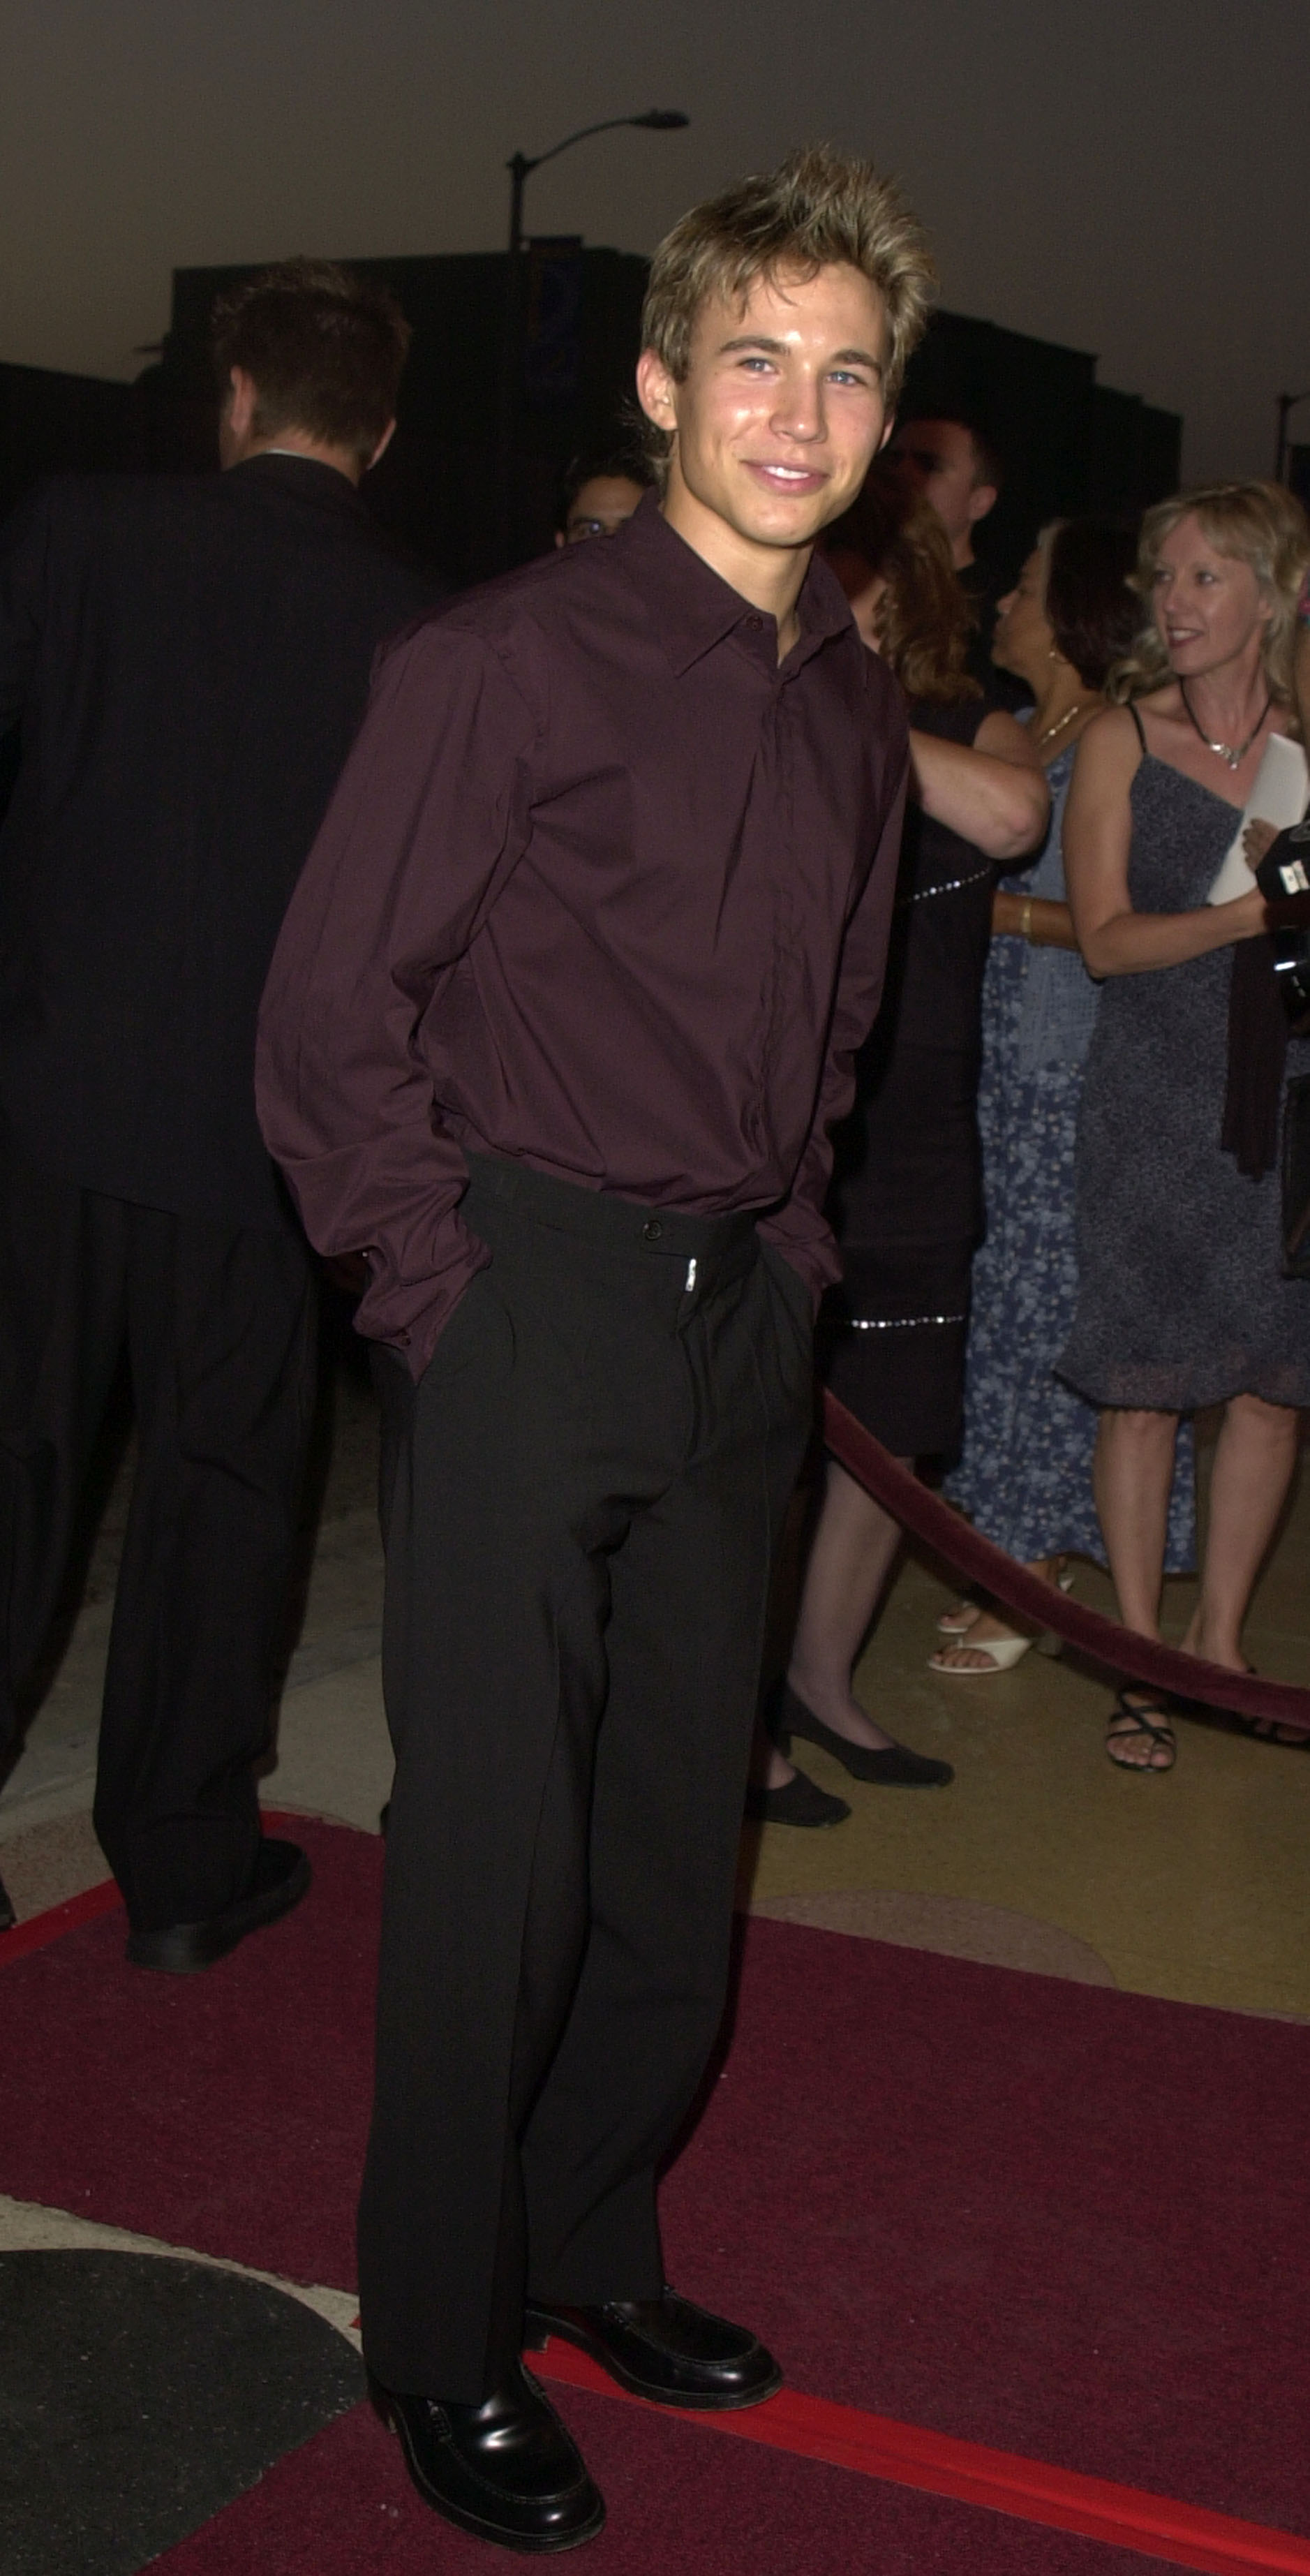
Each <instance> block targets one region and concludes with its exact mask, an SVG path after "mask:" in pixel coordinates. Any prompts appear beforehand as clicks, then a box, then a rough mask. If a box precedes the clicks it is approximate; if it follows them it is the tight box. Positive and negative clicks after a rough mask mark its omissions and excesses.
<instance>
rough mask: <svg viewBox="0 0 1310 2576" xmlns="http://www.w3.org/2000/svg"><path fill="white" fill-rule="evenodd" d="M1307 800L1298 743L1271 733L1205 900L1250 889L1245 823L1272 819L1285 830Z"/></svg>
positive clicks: (1231, 898)
mask: <svg viewBox="0 0 1310 2576" xmlns="http://www.w3.org/2000/svg"><path fill="white" fill-rule="evenodd" d="M1308 802H1310V768H1308V767H1307V765H1306V756H1305V753H1304V752H1303V750H1302V748H1301V745H1300V743H1299V742H1289V740H1288V738H1287V735H1286V734H1285V733H1271V734H1270V736H1269V740H1268V742H1267V743H1266V744H1265V747H1264V753H1263V756H1262V758H1261V762H1260V766H1259V768H1258V769H1257V771H1256V773H1255V785H1254V787H1253V788H1252V790H1251V793H1250V795H1249V796H1248V797H1247V800H1246V803H1245V805H1244V806H1243V808H1242V818H1241V821H1240V822H1239V824H1238V826H1237V832H1236V835H1235V837H1234V840H1233V842H1232V845H1231V847H1230V848H1229V851H1228V854H1227V856H1226V858H1225V859H1224V863H1223V866H1222V867H1221V868H1220V870H1219V874H1218V876H1217V877H1216V878H1215V881H1214V884H1213V885H1212V886H1211V888H1210V891H1209V893H1208V895H1207V896H1206V902H1207V903H1235V902H1236V900H1237V897H1238V895H1239V894H1250V893H1251V892H1252V891H1253V889H1254V886H1255V877H1254V874H1253V872H1252V870H1251V869H1250V868H1249V867H1248V866H1247V863H1246V853H1245V851H1244V850H1243V848H1242V836H1243V834H1244V833H1245V830H1246V827H1247V824H1248V823H1273V824H1275V825H1276V827H1277V829H1278V830H1279V831H1280V832H1286V831H1288V830H1289V829H1290V827H1291V825H1292V824H1293V823H1299V822H1300V820H1301V818H1302V816H1303V814H1304V813H1305V809H1306V805H1307V803H1308Z"/></svg>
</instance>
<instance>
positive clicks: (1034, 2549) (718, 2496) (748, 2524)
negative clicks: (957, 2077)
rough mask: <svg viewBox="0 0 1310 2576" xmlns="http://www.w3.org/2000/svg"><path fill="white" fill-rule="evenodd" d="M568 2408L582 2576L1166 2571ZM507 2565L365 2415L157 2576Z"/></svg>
mask: <svg viewBox="0 0 1310 2576" xmlns="http://www.w3.org/2000/svg"><path fill="white" fill-rule="evenodd" d="M560 2403H561V2412H562V2413H563V2414H565V2415H567V2417H568V2419H569V2422H570V2424H571V2426H572V2428H573V2430H574V2432H575V2433H576V2435H577V2437H578V2440H579V2441H580V2442H581V2443H582V2444H583V2446H584V2449H585V2452H586V2456H587V2461H588V2464H589V2466H590V2467H591V2468H592V2469H593V2470H594V2472H595V2475H596V2478H597V2480H598V2482H599V2485H600V2487H601V2489H602V2491H603V2493H604V2496H605V2500H606V2505H607V2508H608V2512H609V2522H608V2525H607V2527H606V2529H605V2532H604V2534H603V2535H602V2537H601V2539H600V2540H598V2541H595V2542H593V2543H592V2544H591V2545H590V2546H589V2547H588V2548H587V2550H586V2551H585V2552H584V2553H583V2554H581V2555H580V2556H579V2557H578V2558H577V2559H576V2561H572V2560H571V2561H570V2564H571V2565H574V2564H576V2566H577V2567H578V2569H579V2571H581V2570H582V2569H583V2568H585V2569H586V2576H1149V2570H1150V2569H1151V2568H1152V2567H1154V2566H1158V2565H1160V2564H1161V2562H1160V2561H1158V2560H1155V2559H1147V2558H1142V2557H1139V2556H1138V2555H1137V2554H1136V2552H1132V2553H1129V2552H1128V2551H1126V2550H1122V2549H1106V2548H1103V2547H1102V2546H1101V2545H1100V2543H1099V2542H1097V2541H1094V2540H1075V2539H1073V2538H1071V2537H1070V2536H1069V2535H1068V2534H1067V2533H1065V2532H1060V2531H1038V2530H1035V2529H1034V2528H1033V2527H1032V2526H1031V2525H1029V2524H1024V2523H1017V2522H1009V2521H1005V2520H1003V2519H1002V2518H1001V2516H1000V2515H999V2514H992V2513H980V2512H977V2511H976V2510H974V2509H973V2508H971V2507H970V2506H969V2505H964V2504H948V2503H944V2502H942V2501H941V2500H940V2499H939V2498H937V2497H935V2496H919V2495H911V2494H909V2493H907V2491H906V2490H905V2489H904V2488H903V2487H893V2486H883V2485H880V2484H879V2483H878V2482H877V2481H876V2480H874V2479H871V2478H861V2477H850V2476H847V2475H846V2474H845V2473H844V2472H843V2471H842V2470H840V2469H825V2468H819V2467H817V2466H816V2465H815V2463H814V2462H813V2461H810V2460H793V2459H788V2458H787V2457H786V2456H785V2455H783V2454H781V2453H779V2452H776V2451H762V2450H755V2449H748V2448H747V2447H746V2446H745V2445H744V2444H742V2445H738V2444H737V2443H735V2442H725V2441H724V2440H722V2438H721V2437H720V2436H719V2435H717V2434H715V2433H713V2432H711V2431H709V2430H707V2428H706V2427H705V2426H703V2425H700V2424H694V2423H690V2422H686V2421H683V2422H678V2423H671V2422H670V2421H669V2419H668V2417H667V2416H663V2415H656V2414H653V2413H647V2412H645V2411H644V2410H643V2411H638V2409H637V2408H636V2407H620V2406H616V2405H612V2404H610V2403H609V2402H608V2401H607V2400H606V2399H605V2398H603V2397H583V2396H579V2395H577V2394H575V2393H573V2392H569V2393H568V2394H567V2395H566V2396H565V2397H564V2398H563V2399H562V2400H561V2401H560ZM511 2563H512V2562H511V2561H510V2560H508V2559H502V2558H499V2557H493V2556H492V2554H491V2552H490V2551H489V2550H488V2549H487V2548H486V2547H485V2545H484V2543H483V2542H481V2541H478V2540H466V2539H465V2538H464V2537H463V2536H462V2534H460V2533H459V2532H455V2531H450V2530H447V2529H446V2528H445V2527H444V2526H443V2525H441V2524H439V2523H437V2522H436V2520H435V2518H434V2516H433V2515H432V2514H430V2513H429V2512H428V2510H427V2508H426V2506H425V2505H424V2504H423V2503H422V2502H421V2501H420V2499H419V2498H418V2497H417V2496H416V2495H415V2494H414V2491H413V2489H412V2487H411V2486H410V2485H409V2482H408V2479H407V2478H406V2476H405V2473H404V2471H403V2469H402V2468H401V2465H400V2455H399V2452H398V2450H397V2448H396V2445H395V2444H394V2443H393V2442H392V2441H391V2440H390V2438H389V2437H388V2435H387V2434H386V2433H384V2432H383V2431H382V2429H381V2427H380V2425H379V2424H378V2423H377V2421H376V2419H375V2418H374V2416H373V2414H372V2410H371V2409H370V2408H368V2407H360V2408H358V2409H357V2410H356V2412H355V2413H354V2414H353V2415H347V2416H344V2417H343V2418H342V2420H341V2422H340V2423H338V2424H334V2425H332V2426H331V2427H330V2428H329V2430H328V2431H327V2432H326V2433H322V2434H319V2435H318V2436H317V2438H316V2439H315V2440H314V2441H312V2442H307V2443H306V2444H305V2446H304V2449H303V2450H300V2451H294V2452H292V2454H291V2456H290V2457H289V2458H288V2459H285V2460H283V2461H281V2462H280V2463H279V2465H278V2467H277V2468H275V2469H274V2470H272V2472H271V2473H270V2475H269V2476H268V2477H266V2478H265V2479H263V2480H262V2482H261V2484H260V2485H259V2486H257V2487H254V2488H252V2489H251V2491H250V2493H249V2494H248V2495H245V2496H242V2497H241V2498H240V2500H239V2501H238V2502H237V2503H236V2504H234V2505H230V2506H229V2507H228V2510H227V2512H226V2513H224V2514H220V2515H219V2517H218V2519H217V2520H216V2521H214V2522H211V2523H207V2524H206V2525H205V2527H204V2529H203V2530H201V2531H198V2532H196V2533H195V2534H194V2535H193V2537H192V2538H191V2539H190V2540H184V2541H182V2542H180V2543H179V2545H178V2546H177V2547H176V2548H175V2549H170V2550H168V2551H166V2553H165V2555H164V2556H163V2557H162V2558H157V2559H155V2560H154V2561H153V2562H152V2566H151V2570H150V2576H253V2572H254V2571H256V2570H258V2576H492V2571H493V2570H495V2569H497V2568H499V2567H501V2566H509V2565H510V2564H511Z"/></svg>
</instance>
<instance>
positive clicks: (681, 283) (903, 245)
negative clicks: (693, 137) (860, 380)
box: [641, 144, 937, 406]
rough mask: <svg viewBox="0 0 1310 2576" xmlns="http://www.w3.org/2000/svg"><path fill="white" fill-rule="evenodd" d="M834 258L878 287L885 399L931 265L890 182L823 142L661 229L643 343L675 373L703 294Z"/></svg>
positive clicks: (899, 372)
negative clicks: (884, 342)
mask: <svg viewBox="0 0 1310 2576" xmlns="http://www.w3.org/2000/svg"><path fill="white" fill-rule="evenodd" d="M839 264H840V265H843V266H846V267H848V268H855V269H858V270H859V272H860V275H861V276H862V277H867V278H868V280H869V283H870V285H871V286H876V287H877V289H878V292H879V294H880V295H881V297H882V300H883V305H884V307H885V310H886V314H887V332H888V354H887V377H886V393H887V400H888V404H889V406H890V404H891V403H893V402H894V401H895V398H896V395H897V392H898V390H899V388H900V383H901V379H902V377H903V375H904V373H905V364H906V360H907V359H908V357H909V354H910V351H911V350H912V348H913V347H914V344H915V342H916V340H917V339H918V337H919V335H920V332H921V331H922V329H923V326H924V323H925V321H926V319H927V314H928V305H929V301H930V298H931V296H932V293H933V290H934V288H935V286H936V283H937V276H936V271H935V269H934V267H933V263H932V257H931V254H930V252H929V249H928V243H927V238H926V236H925V234H924V232H923V231H922V229H921V227H920V225H919V224H918V223H917V222H916V220H915V218H914V216H913V215H912V214H911V213H910V210H909V207H908V206H907V205H906V203H905V200H904V198H903V197H902V195H901V193H900V190H899V188H898V187H897V186H896V184H895V182H894V181H893V180H891V179H880V178H879V177H878V174H877V172H876V171H875V170H874V169H873V168H872V166H871V164H870V163H869V162H867V161H860V160H857V159H856V158H855V156H854V155H853V154H851V153H846V152H837V151H834V150H833V148H832V147H831V146H830V145H828V144H815V145H812V146H810V147H809V148H808V149H806V150H803V151H799V152H790V153H789V154H788V156H787V158H786V160H785V161H783V162H780V163H779V166H778V168H777V169H776V170H772V171H769V172H768V173H767V174H766V175H764V176H761V177H755V178H750V179H737V180H735V181H734V182H733V185H732V186H731V187H730V188H725V189H724V190H723V192H722V194H721V195H720V196H717V197H707V198H706V200H705V203H704V204H703V205H701V206H693V207H692V209H691V212H690V213H689V214H686V215H683V217H682V218H681V221H680V222H678V223H676V224H675V225H674V227H673V230H672V232H670V233H666V234H665V236H664V239H663V241H662V242H661V243H660V246H659V249H658V250H657V251H656V253H655V257H654V259H653V260H652V262H651V270H650V280H649V283H648V285H647V288H646V301H645V303H644V305H643V307H642V316H641V340H642V347H643V348H645V349H653V350H654V351H655V354H656V356H657V357H659V358H662V360H663V362H664V364H665V366H666V367H667V368H668V371H669V374H670V375H671V376H672V378H673V380H674V383H675V384H681V383H682V382H683V380H684V378H685V376H686V373H687V369H688V367H689V366H690V363H691V340H692V332H693V330H694V328H695V322H696V316H697V314H698V313H699V311H700V308H701V306H702V304H704V303H705V301H706V299H707V297H709V296H722V297H723V299H724V301H725V302H726V303H728V304H737V305H742V304H744V303H745V301H746V298H747V296H748V295H749V294H750V291H751V288H752V287H753V286H754V285H755V284H756V282H757V280H758V279H760V278H762V277H766V278H770V279H772V278H776V277H778V276H779V275H780V274H784V275H785V274H788V273H790V274H792V275H797V276H800V277H805V278H809V277H814V276H817V274H818V272H819V270H820V269H821V268H832V267H835V266H837V265H839Z"/></svg>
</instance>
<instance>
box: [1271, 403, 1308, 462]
mask: <svg viewBox="0 0 1310 2576" xmlns="http://www.w3.org/2000/svg"><path fill="white" fill-rule="evenodd" d="M1303 402H1310V393H1304V394H1279V396H1278V446H1277V449H1276V451H1275V454H1274V481H1275V483H1282V482H1284V481H1285V480H1286V477H1287V449H1288V437H1287V420H1288V414H1289V413H1290V412H1294V411H1295V410H1296V407H1297V404H1298V403H1303Z"/></svg>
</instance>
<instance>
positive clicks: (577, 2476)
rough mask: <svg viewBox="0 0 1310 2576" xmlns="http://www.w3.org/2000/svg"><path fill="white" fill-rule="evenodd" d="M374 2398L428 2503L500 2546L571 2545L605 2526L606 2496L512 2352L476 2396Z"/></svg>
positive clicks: (387, 2393) (376, 2392) (383, 2394)
mask: <svg viewBox="0 0 1310 2576" xmlns="http://www.w3.org/2000/svg"><path fill="white" fill-rule="evenodd" d="M371 2393H372V2398H373V2403H374V2405H375V2406H376V2408H377V2410H378V2413H379V2414H380V2415H381V2416H382V2417H383V2419H384V2421H385V2422H386V2423H388V2424H389V2425H390V2426H391V2429H392V2431H393V2432H394V2433H397V2434H399V2436H400V2447H401V2449H402V2451H403V2452H404V2454H405V2466H406V2468H407V2469H408V2471H409V2474H410V2476H411V2478H412V2479H413V2481H414V2484H415V2486H416V2487H417V2488H418V2491H419V2494H420V2495H421V2496H422V2498H423V2500H424V2503H425V2504H430V2505H432V2506H434V2507H435V2509H436V2511H437V2512H438V2513H443V2514H444V2515H445V2517H446V2520H447V2522H453V2523H457V2524H458V2526H459V2528H460V2530H461V2531H471V2532H473V2533H474V2534H475V2536H476V2537H477V2538H478V2539H479V2540H496V2541H499V2543H500V2546H501V2548H502V2549H536V2550H546V2549H576V2548H578V2547H579V2545H580V2544H581V2542H582V2541H584V2540H594V2539H595V2537H596V2534H597V2532H599V2531H602V2530H603V2529H604V2527H605V2499H604V2497H603V2496H602V2494H601V2492H600V2489H599V2487H597V2486H593V2484H592V2481H591V2479H590V2478H589V2477H588V2475H587V2469H586V2463H585V2462H584V2460H583V2458H582V2454H581V2452H580V2451H579V2450H578V2448H577V2445H576V2443H574V2442H573V2441H572V2440H571V2439H570V2436H569V2435H568V2434H567V2433H566V2432H565V2430H564V2427H563V2425H562V2424H561V2422H560V2420H559V2417H558V2415H557V2414H556V2412H555V2409H554V2407H553V2406H552V2405H551V2404H550V2403H549V2401H548V2399H547V2398H546V2397H545V2396H544V2394H543V2392H542V2390H541V2389H540V2388H539V2387H538V2386H537V2382H536V2380H535V2379H534V2378H533V2377H532V2375H531V2373H530V2372H529V2371H526V2370H525V2369H524V2367H523V2364H522V2362H521V2361H516V2362H515V2364H514V2367H513V2369H512V2370H511V2372H510V2375H509V2377H508V2379H507V2380H506V2381H505V2383H504V2386H503V2387H501V2388H498V2389H497V2390H496V2391H495V2394H494V2395H493V2396H491V2397H488V2398H486V2399H484V2401H483V2403H482V2405H481V2406H452V2405H448V2404H447V2403H446V2402H445V2400H444V2399H441V2398H436V2397H400V2396H397V2395H396V2394H395V2392H394V2391H393V2390H391V2389H389V2388H383V2387H381V2386H380V2385H379V2383H378V2382H377V2381H376V2380H374V2381H373V2382H372V2383H371Z"/></svg>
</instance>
